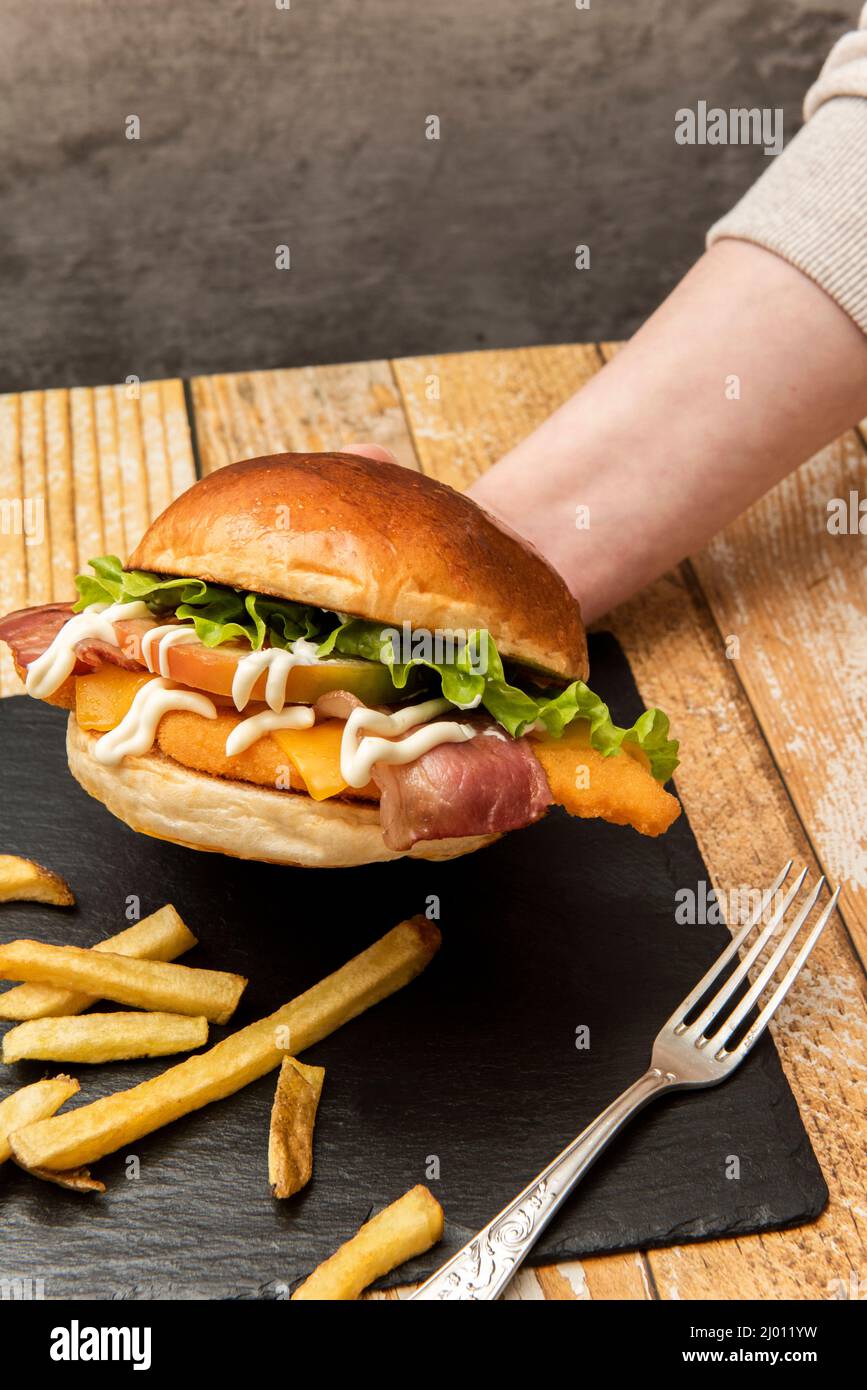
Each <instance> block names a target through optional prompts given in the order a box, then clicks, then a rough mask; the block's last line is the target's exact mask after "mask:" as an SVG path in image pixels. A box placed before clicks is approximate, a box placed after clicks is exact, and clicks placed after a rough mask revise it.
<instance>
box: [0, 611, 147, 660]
mask: <svg viewBox="0 0 867 1390" xmlns="http://www.w3.org/2000/svg"><path fill="white" fill-rule="evenodd" d="M72 616H73V612H72V604H71V603H44V604H41V605H40V606H39V607H38V608H19V610H18V611H17V613H9V614H8V615H7V616H6V617H5V618H0V642H6V643H7V644H8V645H9V648H10V650H11V652H12V656H13V658H14V660H15V664H16V666H20V667H22V668H23V669H26V668H27V667H28V666H29V665H30V664H31V663H32V662H34V661H35V660H36V658H37V657H38V656H41V655H42V653H43V652H44V651H45V650H46V648H47V647H49V646H50V645H51V643H52V642H53V641H54V638H55V637H56V636H57V634H58V632H59V631H60V629H61V628H62V627H63V625H64V623H67V622H69V619H70V618H71V617H72ZM149 626H152V624H151V623H149V622H145V621H142V622H140V623H138V624H133V623H126V622H125V623H118V624H117V629H118V630H120V629H123V630H124V631H123V632H122V634H121V641H122V642H123V643H124V647H123V648H121V647H119V646H118V647H115V646H112V644H111V643H110V642H103V641H101V640H100V639H99V638H96V637H91V638H86V639H85V640H84V641H81V642H78V643H77V644H76V648H75V656H76V661H75V666H74V668H73V671H72V674H73V675H75V676H84V675H87V674H88V673H89V672H91V671H98V670H99V668H100V666H104V665H105V664H106V663H109V664H110V665H112V666H122V667H123V669H124V670H125V671H136V670H139V669H144V662H143V661H142V660H141V658H140V656H139V657H136V656H133V655H128V654H127V653H128V652H129V653H131V652H133V651H139V652H140V650H141V648H140V633H139V634H138V640H137V641H136V642H135V643H133V644H130V642H129V640H128V639H129V637H130V635H132V634H131V633H130V632H128V631H127V629H133V628H136V629H137V628H143V629H144V628H147V627H149Z"/></svg>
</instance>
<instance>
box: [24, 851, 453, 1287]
mask: <svg viewBox="0 0 867 1390" xmlns="http://www.w3.org/2000/svg"><path fill="white" fill-rule="evenodd" d="M22 899H24V900H29V901H37V902H43V903H53V904H54V905H56V906H72V905H73V904H74V902H75V899H74V896H73V894H72V892H71V890H70V889H69V886H68V885H67V884H66V883H65V882H64V880H63V879H62V878H60V877H59V876H58V875H57V874H54V873H52V872H51V870H48V869H45V868H44V867H43V866H41V865H39V864H36V863H34V861H32V860H26V859H20V858H18V857H17V856H14V855H0V902H2V901H7V902H8V901H13V900H22ZM196 944H197V941H196V938H195V937H194V936H193V934H192V932H191V931H190V930H189V928H188V927H187V926H186V924H185V923H184V922H183V921H182V920H181V918H180V916H179V915H178V913H177V912H176V911H175V909H174V908H173V907H172V906H171V904H166V906H165V907H162V908H160V909H159V910H158V911H157V912H154V913H153V914H152V915H151V916H150V917H146V918H144V919H142V921H140V922H137V923H136V924H135V925H134V926H131V927H129V928H127V929H126V930H125V931H122V932H120V933H118V935H116V936H112V937H109V938H108V939H107V940H104V941H100V942H98V943H96V944H95V945H94V946H93V947H91V948H90V949H81V948H79V947H76V946H53V945H49V944H47V943H45V942H39V941H30V940H20V941H12V942H9V943H7V944H6V945H0V979H2V980H14V981H20V982H21V983H18V984H17V985H16V987H15V988H12V989H9V990H7V991H5V993H2V994H0V1019H3V1020H7V1021H11V1022H14V1023H15V1024H16V1025H17V1026H16V1027H13V1028H11V1029H9V1031H8V1032H7V1033H6V1035H5V1037H4V1038H3V1043H2V1058H3V1061H4V1062H6V1063H12V1062H17V1061H21V1060H24V1059H35V1060H40V1061H48V1062H67V1063H68V1062H84V1063H96V1062H111V1061H118V1060H121V1059H127V1058H136V1057H160V1056H166V1055H169V1054H171V1053H178V1052H188V1051H192V1050H193V1049H195V1048H199V1047H202V1046H204V1044H205V1043H206V1042H207V1040H208V1029H209V1024H210V1023H218V1024H225V1023H227V1022H228V1021H229V1020H230V1019H231V1017H232V1015H233V1014H234V1012H235V1009H236V1008H237V1006H238V1003H239V1001H240V999H241V995H242V994H243V992H244V989H245V988H246V985H247V980H246V979H245V978H244V977H243V976H241V975H234V974H230V973H228V972H225V971H220V970H201V969H193V968H190V967H189V966H186V965H179V964H177V963H176V962H177V958H178V956H180V955H183V953H184V952H185V951H188V950H190V948H191V947H193V946H195V945H196ZM439 945H440V933H439V929H438V928H437V927H436V926H435V925H434V924H433V923H432V922H430V921H428V920H427V919H426V918H425V917H413V918H411V919H409V920H408V921H405V922H400V923H399V924H398V925H397V926H396V927H393V928H392V930H391V931H389V932H386V934H385V936H383V937H381V938H380V939H379V940H378V941H376V942H374V943H373V945H372V946H369V947H368V948H367V950H366V951H362V952H361V954H360V955H357V956H355V957H354V958H353V959H352V960H349V961H347V962H346V964H345V965H343V966H341V968H340V969H339V970H336V971H335V972H334V973H333V974H332V975H329V976H327V977H326V978H325V979H324V980H320V981H319V983H318V984H315V985H313V986H312V988H311V989H308V990H307V991H305V993H304V994H300V995H298V996H297V997H296V998H295V999H292V1000H290V1001H289V1002H288V1003H287V1004H284V1005H283V1006H282V1007H281V1008H279V1009H277V1010H276V1011H275V1012H274V1013H272V1014H269V1015H268V1016H267V1017H266V1018H261V1019H259V1020H257V1021H256V1022H255V1023H251V1024H248V1025H247V1026H246V1027H244V1028H240V1029H238V1031H237V1032H235V1033H232V1034H230V1035H229V1036H228V1037H226V1038H224V1039H223V1040H222V1041H221V1042H218V1043H216V1044H215V1045H213V1046H212V1047H210V1048H209V1049H208V1050H207V1051H205V1052H199V1053H197V1054H196V1055H194V1056H191V1057H187V1058H186V1059H185V1060H184V1061H182V1062H178V1063H176V1064H175V1065H174V1066H171V1067H169V1068H168V1070H167V1071H164V1072H162V1073H161V1074H159V1075H158V1076H155V1077H152V1078H151V1079H150V1080H148V1081H143V1082H141V1083H140V1084H139V1085H138V1086H133V1087H131V1088H130V1089H129V1090H123V1091H117V1092H114V1093H113V1094H111V1095H108V1096H103V1097H102V1098H100V1099H99V1100H94V1101H91V1102H90V1103H89V1104H84V1105H80V1106H78V1107H77V1108H76V1109H74V1110H69V1111H65V1112H64V1113H63V1114H59V1113H58V1111H59V1110H60V1109H61V1107H62V1106H63V1105H64V1104H65V1102H66V1101H68V1100H69V1099H70V1098H71V1097H72V1096H74V1095H75V1094H76V1093H77V1092H78V1091H79V1083H78V1081H76V1080H74V1079H73V1078H71V1077H69V1076H66V1075H60V1076H55V1077H50V1078H48V1079H46V1080H44V1081H37V1082H35V1083H33V1084H32V1085H29V1086H24V1087H22V1088H21V1089H19V1090H16V1091H13V1092H12V1093H11V1094H10V1095H8V1096H7V1097H6V1098H5V1099H4V1100H2V1101H0V1164H3V1163H5V1162H7V1161H8V1160H9V1159H12V1160H13V1161H14V1162H15V1163H17V1164H18V1165H19V1166H20V1167H22V1168H24V1169H26V1170H27V1171H28V1172H29V1173H31V1174H33V1175H34V1176H35V1177H38V1178H41V1179H43V1180H45V1181H48V1182H54V1183H57V1184H59V1185H60V1186H63V1187H66V1188H69V1189H71V1190H74V1191H80V1192H104V1191H105V1187H104V1184H103V1183H101V1182H99V1181H98V1180H97V1179H94V1178H92V1177H91V1175H90V1173H89V1171H88V1168H87V1165H88V1164H89V1163H93V1162H96V1160H98V1159H100V1158H102V1157H104V1156H105V1155H106V1154H109V1153H113V1152H114V1151H115V1150H116V1149H119V1148H122V1147H124V1146H125V1145H127V1144H130V1143H133V1142H135V1141H136V1140H137V1139H140V1138H142V1137H143V1136H144V1135H146V1134H150V1133H151V1132H152V1131H153V1130H155V1129H159V1128H161V1127H162V1126H163V1125H165V1124H168V1123H169V1122H170V1121H172V1120H176V1119H178V1118H180V1117H181V1116H182V1115H186V1114H189V1113H190V1112H191V1111H193V1110H198V1109H200V1108H201V1107H202V1106H204V1105H208V1104H210V1102H211V1101H215V1100H221V1099H222V1098H223V1097H225V1096H229V1095H232V1094H233V1093H234V1092H235V1091H238V1090H240V1089H241V1088H242V1087H243V1086H246V1085H248V1084H249V1083H250V1082H251V1081H255V1080H257V1079H258V1078H259V1077H260V1076H264V1075H265V1074H266V1073H267V1072H269V1071H272V1070H275V1069H276V1068H278V1067H279V1069H280V1070H279V1076H278V1081H277V1089H276V1094H275V1097H274V1103H273V1107H272V1110H271V1122H270V1130H269V1136H268V1178H269V1183H270V1186H271V1191H272V1194H273V1195H274V1196H275V1197H276V1198H280V1199H286V1198H289V1197H292V1196H293V1195H294V1194H295V1193H297V1192H299V1191H300V1190H301V1188H303V1187H304V1186H305V1184H306V1183H307V1182H308V1181H309V1180H310V1176H311V1174H312V1171H313V1132H314V1124H315V1119H316V1112H317V1108H318V1105H319V1100H320V1096H321V1094H322V1087H323V1083H324V1080H325V1071H324V1069H323V1068H322V1067H315V1066H308V1065H305V1064H304V1063H302V1062H300V1061H299V1060H298V1057H297V1054H298V1053H300V1052H303V1051H304V1050H305V1048H308V1047H311V1046H312V1045H313V1044H314V1043H316V1042H318V1041H319V1040H320V1039H321V1038H324V1037H327V1036H328V1034H329V1033H333V1032H334V1031H335V1029H337V1028H339V1027H340V1026H341V1025H342V1024H344V1023H347V1022H349V1020H350V1019H352V1018H355V1017H357V1016H358V1014H360V1013H363V1012H364V1011H365V1010H366V1009H369V1008H370V1007H371V1006H372V1005H373V1004H376V1003H378V1002H379V1001H380V1000H382V999H385V998H387V997H388V996H389V995H391V994H394V993H395V991H396V990H399V989H401V988H402V987H403V986H404V985H405V984H408V983H409V982H410V980H413V979H414V978H415V977H416V975H418V974H419V973H420V972H421V971H422V970H424V968H425V966H426V965H428V963H429V962H430V961H431V960H432V958H433V956H434V955H435V954H436V951H437V950H438V949H439ZM98 1000H108V1001H111V1002H115V1003H118V1004H123V1005H125V1006H126V1008H125V1009H124V1010H123V1011H118V1012H99V1013H92V1014H88V1013H86V1012H85V1010H87V1009H88V1008H89V1007H90V1006H91V1005H92V1004H94V1003H96V1002H97V1001H98ZM442 1231H443V1212H442V1208H441V1207H440V1204H439V1203H438V1202H437V1200H436V1199H435V1198H434V1197H433V1196H432V1195H431V1193H430V1192H429V1191H428V1189H427V1188H426V1187H423V1186H417V1187H414V1188H412V1189H411V1190H410V1191H409V1192H407V1193H405V1194H404V1196H403V1197H401V1198H400V1199H399V1200H398V1201H396V1202H394V1203H392V1204H391V1206H388V1207H386V1208H385V1209H384V1210H383V1211H381V1212H379V1213H378V1215H376V1216H374V1217H373V1218H372V1219H371V1220H370V1221H367V1222H366V1223H365V1224H364V1225H363V1226H362V1227H361V1228H360V1230H359V1231H358V1232H357V1233H356V1235H355V1236H354V1237H353V1238H352V1239H351V1240H349V1241H348V1242H347V1243H346V1244H345V1245H343V1246H341V1248H340V1249H339V1250H338V1251H337V1252H336V1253H335V1254H334V1255H332V1256H331V1258H330V1259H329V1260H327V1261H326V1262H325V1263H324V1264H323V1265H321V1266H320V1267H319V1268H318V1269H317V1270H315V1271H314V1272H313V1274H311V1276H310V1277H309V1278H308V1279H307V1280H306V1281H305V1283H303V1284H302V1285H301V1286H300V1287H299V1288H298V1289H297V1290H296V1291H295V1293H294V1294H293V1299H299V1300H311V1299H355V1298H358V1297H359V1295H360V1294H361V1293H362V1292H363V1290H364V1289H365V1288H366V1287H367V1286H368V1285H369V1284H370V1283H372V1282H373V1281H374V1280H375V1279H378V1278H380V1277H381V1276H382V1275H384V1274H387V1273H388V1272H389V1271H391V1270H393V1269H395V1268H396V1267H397V1266H398V1265H400V1264H402V1263H404V1262H405V1261H406V1260H408V1259H410V1258H412V1257H413V1256H414V1255H418V1254H421V1253H423V1252H424V1251H425V1250H428V1249H430V1247H431V1246H432V1245H434V1244H435V1243H436V1242H437V1241H438V1240H439V1239H440V1238H441V1236H442Z"/></svg>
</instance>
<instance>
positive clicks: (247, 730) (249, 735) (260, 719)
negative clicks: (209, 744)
mask: <svg viewBox="0 0 867 1390" xmlns="http://www.w3.org/2000/svg"><path fill="white" fill-rule="evenodd" d="M314 718H315V716H314V714H313V711H312V709H311V708H310V706H309V705H291V706H290V708H289V709H284V710H279V711H278V710H262V712H261V714H251V715H250V717H249V719H242V720H241V722H240V724H236V725H235V727H234V729H233V730H232V732H231V733H230V734H229V737H228V738H227V739H226V757H228V758H234V757H236V756H237V755H238V753H243V752H245V751H246V749H248V748H250V747H252V745H253V744H254V743H256V742H257V741H258V740H259V739H260V738H262V737H263V736H264V735H265V734H270V733H273V731H274V730H275V729H309V728H310V727H311V725H312V724H313V722H314Z"/></svg>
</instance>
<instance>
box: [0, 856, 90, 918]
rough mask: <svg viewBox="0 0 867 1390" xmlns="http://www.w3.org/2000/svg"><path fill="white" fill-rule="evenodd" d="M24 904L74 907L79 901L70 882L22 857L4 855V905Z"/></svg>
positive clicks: (0, 884) (0, 887)
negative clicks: (76, 900)
mask: <svg viewBox="0 0 867 1390" xmlns="http://www.w3.org/2000/svg"><path fill="white" fill-rule="evenodd" d="M22 902H27V903H51V905H52V906H53V907H74V906H75V897H74V895H73V892H72V889H71V888H70V886H69V884H68V883H67V882H66V880H65V879H63V878H61V877H60V874H56V873H54V871H53V870H52V869H46V868H45V866H44V864H37V862H36V860H35V859H22V858H21V856H20V855H18V854H0V903H22Z"/></svg>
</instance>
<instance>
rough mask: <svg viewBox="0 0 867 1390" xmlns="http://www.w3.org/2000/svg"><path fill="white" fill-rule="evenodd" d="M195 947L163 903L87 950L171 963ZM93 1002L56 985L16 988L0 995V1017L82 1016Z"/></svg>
mask: <svg viewBox="0 0 867 1390" xmlns="http://www.w3.org/2000/svg"><path fill="white" fill-rule="evenodd" d="M197 945H198V942H197V941H196V938H195V937H194V936H193V933H192V932H191V931H190V929H189V927H188V926H187V925H186V923H185V922H184V921H183V920H182V919H181V917H180V916H179V915H178V913H177V912H176V911H175V909H174V908H173V907H172V905H171V903H166V905H165V907H160V908H158V909H157V911H156V912H152V913H151V914H150V916H149V917H143V918H142V919H141V921H140V922H136V923H135V924H134V925H133V926H131V927H127V928H126V930H125V931H122V932H118V933H117V935H116V936H109V937H107V938H106V940H105V941H97V942H96V944H95V945H94V946H91V947H90V949H91V951H110V952H111V953H112V954H113V955H116V956H135V958H136V959H137V960H175V959H176V958H177V957H178V956H182V955H183V954H184V952H185V951H189V950H191V949H192V948H193V946H197ZM95 1003H96V996H95V995H93V994H78V993H76V992H75V991H74V990H70V989H58V988H57V986H56V985H16V986H15V987H14V988H13V989H7V990H6V991H5V993H4V994H0V1018H6V1019H10V1020H11V1021H12V1022H14V1023H19V1022H24V1020H26V1019H30V1018H60V1017H66V1016H67V1015H68V1014H80V1013H84V1010H85V1009H89V1008H90V1006H91V1004H95Z"/></svg>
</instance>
